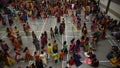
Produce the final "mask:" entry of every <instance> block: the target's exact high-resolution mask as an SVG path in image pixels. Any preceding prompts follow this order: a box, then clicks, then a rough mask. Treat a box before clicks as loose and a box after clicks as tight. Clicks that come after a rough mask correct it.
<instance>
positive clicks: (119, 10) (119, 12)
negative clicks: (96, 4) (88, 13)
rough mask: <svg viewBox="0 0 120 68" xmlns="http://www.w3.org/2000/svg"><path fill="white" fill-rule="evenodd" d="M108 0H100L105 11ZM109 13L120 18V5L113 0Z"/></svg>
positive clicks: (115, 17)
mask: <svg viewBox="0 0 120 68" xmlns="http://www.w3.org/2000/svg"><path fill="white" fill-rule="evenodd" d="M107 3H108V0H100V7H101V9H102V10H103V11H105V10H106V7H107ZM108 14H109V15H110V16H111V17H113V18H114V19H117V20H120V5H119V4H116V3H114V2H112V1H111V3H110V6H109V12H108Z"/></svg>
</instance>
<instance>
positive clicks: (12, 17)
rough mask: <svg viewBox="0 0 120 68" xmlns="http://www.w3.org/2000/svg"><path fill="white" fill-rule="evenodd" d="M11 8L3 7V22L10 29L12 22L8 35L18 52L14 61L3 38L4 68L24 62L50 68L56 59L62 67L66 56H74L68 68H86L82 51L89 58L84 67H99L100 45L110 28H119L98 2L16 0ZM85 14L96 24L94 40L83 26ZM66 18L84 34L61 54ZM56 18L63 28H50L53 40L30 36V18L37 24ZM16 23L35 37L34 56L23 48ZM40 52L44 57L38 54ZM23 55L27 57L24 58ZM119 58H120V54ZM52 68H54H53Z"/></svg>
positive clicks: (1, 55)
mask: <svg viewBox="0 0 120 68" xmlns="http://www.w3.org/2000/svg"><path fill="white" fill-rule="evenodd" d="M8 5H9V7H8V6H3V9H2V10H0V21H1V22H2V25H3V26H6V25H7V20H8V22H9V26H8V27H7V28H6V33H7V37H8V38H9V40H10V41H11V43H12V45H13V48H12V49H13V50H14V53H15V56H14V58H13V57H11V55H10V52H11V50H10V47H9V46H8V44H7V43H6V42H7V41H5V40H4V38H2V39H1V40H0V45H1V48H2V50H0V60H1V61H0V66H1V67H3V66H4V65H8V66H11V65H13V64H15V63H16V62H17V63H19V62H20V61H23V60H24V61H25V62H28V61H31V60H32V61H35V63H32V64H30V65H28V66H26V68H35V67H36V68H45V67H47V63H48V62H47V60H48V59H50V58H53V60H54V62H55V63H58V62H59V61H60V62H61V61H62V60H64V58H65V56H66V55H67V54H69V53H71V54H73V55H72V56H71V57H70V58H69V60H68V61H67V64H68V67H72V66H73V65H74V64H75V66H76V67H79V66H80V65H81V64H82V62H81V60H80V59H81V56H80V54H79V53H80V50H81V48H83V50H84V52H85V56H86V57H85V60H84V63H85V64H89V65H91V66H93V67H98V66H99V60H98V59H97V57H96V55H95V53H94V51H96V48H97V42H98V41H99V40H100V39H105V38H106V31H107V29H108V28H109V29H111V28H112V27H114V28H115V26H116V25H115V26H108V25H110V24H111V22H112V21H113V20H112V18H111V17H110V16H108V15H107V14H106V13H105V12H102V11H100V8H99V7H98V5H97V3H96V1H94V0H88V2H84V0H77V1H75V0H70V1H69V0H68V1H67V0H62V1H59V0H40V1H38V0H24V1H22V0H14V1H12V2H11V3H9V4H8ZM11 8H12V9H11ZM82 10H83V11H84V18H85V19H86V20H87V21H90V22H92V23H91V24H92V25H91V32H92V33H93V34H92V38H90V37H89V36H88V28H87V25H86V23H85V22H84V23H82V22H81V17H80V15H81V11H82ZM69 14H71V15H69ZM5 15H7V16H5ZM63 15H65V16H70V17H71V20H72V22H73V24H75V25H76V28H77V29H78V30H80V31H81V33H82V36H81V38H79V39H77V40H76V39H75V38H73V39H71V41H67V40H66V41H64V42H63V48H62V49H61V50H60V51H59V50H58V46H59V45H58V42H57V41H56V40H55V39H54V38H55V36H57V35H58V34H60V35H62V34H65V19H64V18H61V17H62V16H63ZM52 16H54V17H56V20H57V23H60V25H59V27H57V26H55V28H52V27H51V28H50V39H49V37H48V35H49V34H48V33H47V31H44V32H43V33H42V34H41V37H40V38H37V36H36V34H35V32H34V31H32V32H30V29H31V27H30V26H29V23H28V18H31V19H32V20H33V21H34V20H35V19H47V18H49V17H52ZM13 23H20V24H22V25H23V26H21V27H23V30H24V32H25V34H26V36H30V35H32V39H33V42H32V43H33V44H34V45H35V49H36V51H35V52H34V55H32V54H31V52H30V49H29V48H28V47H24V46H23V42H22V38H21V34H20V32H19V29H18V28H17V26H15V27H12V24H13ZM118 35H119V34H118ZM117 38H118V37H117ZM39 39H40V40H39ZM53 39H54V43H53V44H52V43H51V42H50V40H53ZM118 39H119V38H118ZM68 42H70V44H67V43H68ZM21 51H22V52H21ZM38 51H39V52H40V54H38ZM22 53H24V54H25V55H24V56H21V55H22ZM117 58H120V55H119V54H118V56H117ZM18 68H21V66H18ZM49 68H52V66H50V67H49ZM66 68H67V67H66Z"/></svg>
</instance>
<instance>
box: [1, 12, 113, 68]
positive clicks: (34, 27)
mask: <svg viewBox="0 0 120 68" xmlns="http://www.w3.org/2000/svg"><path fill="white" fill-rule="evenodd" d="M83 15H84V14H83V13H82V14H81V19H82V23H83V22H86V23H87V28H88V31H89V36H91V32H90V25H91V24H90V21H89V22H87V21H85V19H84V16H83ZM64 18H65V24H66V26H65V27H66V29H65V34H64V35H62V36H61V35H59V36H56V37H55V39H56V40H57V43H58V44H59V51H60V50H61V48H62V43H63V41H65V40H66V41H67V44H68V45H69V44H70V40H71V39H72V38H75V40H77V39H80V37H81V31H80V30H77V29H76V26H75V25H74V24H73V23H72V21H71V17H70V16H68V17H65V16H64ZM28 22H29V25H30V27H31V29H30V31H35V34H36V35H37V37H38V38H39V39H40V35H41V33H42V32H44V31H45V30H46V31H47V32H48V38H50V34H49V33H50V27H53V28H54V27H55V26H56V25H57V26H59V24H58V23H57V22H56V18H55V17H49V18H47V19H35V20H34V21H33V20H31V18H29V20H28ZM14 26H17V27H18V29H19V30H20V35H21V36H22V42H23V47H26V46H27V47H28V48H29V49H30V51H31V53H32V55H33V53H34V51H35V47H34V45H33V43H32V37H31V36H25V33H24V31H23V27H22V24H20V23H15V25H14ZM2 28H3V27H2ZM72 29H73V30H72ZM3 30H5V28H4V29H3ZM2 37H3V38H4V39H5V41H6V42H7V43H8V44H9V46H10V48H11V50H12V53H11V56H12V57H13V56H14V53H13V49H12V44H11V42H10V41H9V39H8V38H7V37H6V35H5V34H4V35H2ZM53 41H54V39H51V43H53ZM110 42H111V40H109V39H105V40H100V41H99V42H98V45H97V51H95V54H96V55H97V58H98V60H99V61H100V66H99V67H98V68H112V66H111V65H110V64H109V61H108V60H107V59H106V55H107V53H108V52H109V51H110V49H111V43H110ZM70 55H71V54H68V55H66V57H65V59H64V61H62V62H59V63H58V64H55V63H54V62H53V59H52V58H51V59H49V60H48V65H47V67H46V68H48V67H49V66H52V67H53V68H65V66H67V63H66V61H67V60H68V59H69V57H70ZM80 55H81V56H82V58H81V61H83V60H84V58H85V56H84V52H83V51H82V49H81V51H80ZM23 56H24V54H23ZM28 64H29V62H24V61H21V62H19V63H15V64H14V65H13V66H9V67H8V68H17V67H18V66H22V68H25V67H26V66H27V65H28ZM72 68H76V67H75V66H73V67H72ZM79 68H93V67H91V66H89V65H86V64H84V63H83V64H82V65H81V66H79Z"/></svg>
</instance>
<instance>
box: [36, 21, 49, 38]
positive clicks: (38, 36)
mask: <svg viewBox="0 0 120 68" xmlns="http://www.w3.org/2000/svg"><path fill="white" fill-rule="evenodd" d="M42 20H43V19H42ZM46 20H47V19H45V20H43V22H44V24H43V27H42V30H41V32H40V35H39V36H38V39H40V36H41V33H42V32H43V30H44V28H45V24H46V23H47V22H46ZM43 22H42V23H43Z"/></svg>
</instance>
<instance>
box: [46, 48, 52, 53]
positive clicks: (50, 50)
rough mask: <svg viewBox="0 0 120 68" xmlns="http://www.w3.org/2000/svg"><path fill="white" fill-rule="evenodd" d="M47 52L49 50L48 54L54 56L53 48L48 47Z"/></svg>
mask: <svg viewBox="0 0 120 68" xmlns="http://www.w3.org/2000/svg"><path fill="white" fill-rule="evenodd" d="M47 50H48V54H49V55H51V54H52V47H51V46H47Z"/></svg>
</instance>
